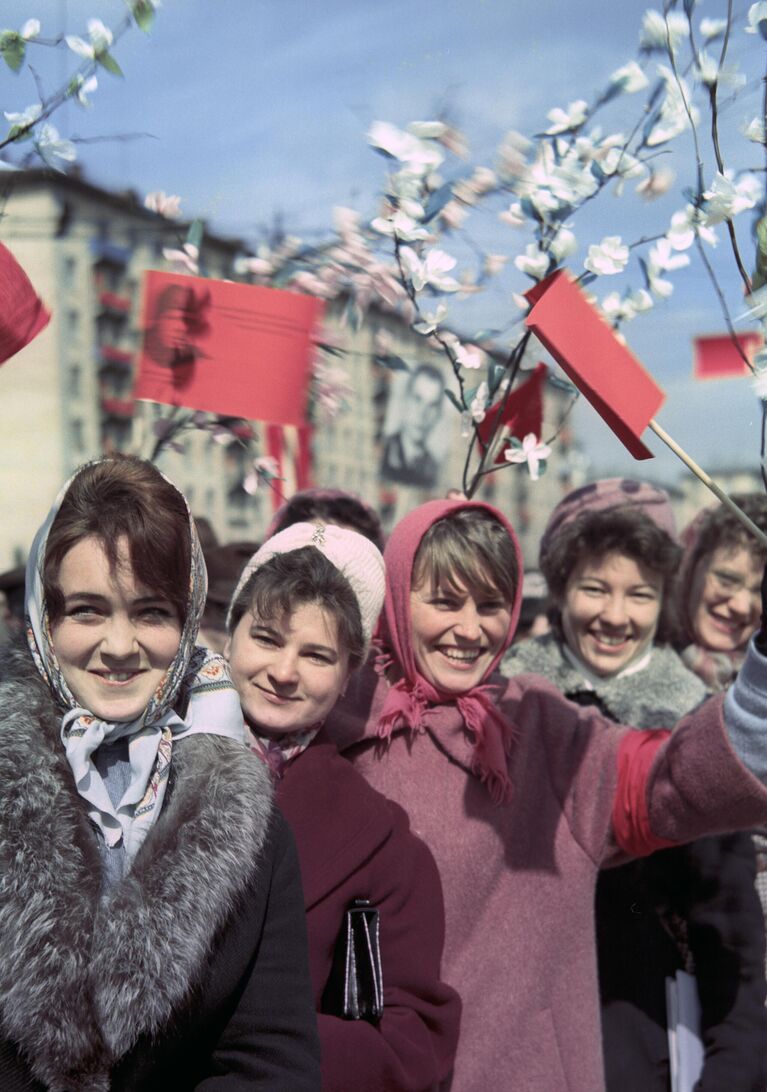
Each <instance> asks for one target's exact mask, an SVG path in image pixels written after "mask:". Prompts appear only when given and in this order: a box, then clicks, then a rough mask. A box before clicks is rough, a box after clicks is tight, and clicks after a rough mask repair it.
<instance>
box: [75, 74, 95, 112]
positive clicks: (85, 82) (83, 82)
mask: <svg viewBox="0 0 767 1092" xmlns="http://www.w3.org/2000/svg"><path fill="white" fill-rule="evenodd" d="M98 85H99V81H98V80H97V79H96V77H95V76H88V78H87V79H86V78H85V76H83V75H82V74H81V73H80V72H78V73H77V75H76V76H75V79H74V85H73V86H74V90H73V93H74V95H75V97H76V99H77V101H78V102H79V103H80V105H81V106H90V105H91V101H90V99H89V98H88V95H91V94H92V93H93V92H94V91H95V90H96V89H97V88H98Z"/></svg>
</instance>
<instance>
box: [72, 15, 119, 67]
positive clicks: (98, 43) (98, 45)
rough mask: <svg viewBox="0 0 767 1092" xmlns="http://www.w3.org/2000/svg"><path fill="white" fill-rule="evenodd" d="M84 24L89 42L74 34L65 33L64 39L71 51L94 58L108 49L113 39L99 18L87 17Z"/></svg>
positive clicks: (90, 58)
mask: <svg viewBox="0 0 767 1092" xmlns="http://www.w3.org/2000/svg"><path fill="white" fill-rule="evenodd" d="M86 26H87V28H88V37H89V38H90V41H89V42H86V41H85V40H84V39H83V38H78V37H77V35H75V34H67V35H66V37H65V39H64V41H65V42H66V43H67V45H68V46H69V48H70V49H71V50H72V52H73V53H77V54H78V56H80V57H87V58H88V59H89V60H95V59H96V58H98V57H99V55H100V54H102V53H106V52H107V51H108V50H109V47H110V46H111V44H112V41H113V35H112V31H111V30H110V29H109V27H107V26H104V24H103V23H102V22H101V20H100V19H89V20H88V22H87V23H86Z"/></svg>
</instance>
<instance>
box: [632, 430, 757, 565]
mask: <svg viewBox="0 0 767 1092" xmlns="http://www.w3.org/2000/svg"><path fill="white" fill-rule="evenodd" d="M649 426H650V428H651V429H652V430H653V432H654V433H655V435H656V436H657V437H658V439H659V440H662V441H663V443H664V444H666V445H667V447H670V448H671V450H672V451H673V452H674V454H675V455H676V456H678V458H680V459H681V460H682V462H683V463H684V465H685V466H686V467H687V468H688V470H691V471H692V472H693V474H694V475H695V476H696V478H700V480H701V481H702V482H703V484H704V485H705V486H706V487H707V488H708V489H710V490H711V492H712V493H713V494H714V496H715V497H718V498H719V500H720V501H721V502H722V504H726V505H727V507H728V508H729V509H730V511H731V512H732V514H733V515H734V516H735V517H736V519H739V520H740V522H741V523H742V524H743V526H744V527H747V528H748V530H749V531H750V532H751V534H752V535H754V536H755V537H756V538H757V539H759V541H760V542H761V544H762V546H767V535H765V533H764V531H762V530H760V528H759V527H757V526H756V524H755V523H754V521H753V520H751V519H749V518H748V516H747V515H746V513H745V512H744V511H743V510H742V509H741V508H738V506H737V504H736V503H735V501H734V500H733V499H732V497H728V495H727V494H726V493H725V492H724V490H723V489H721V488H720V487H719V486H718V485H717V484H716V482H715V481H714V479H713V478H711V477H710V476H709V475H708V474H707V473H706V471H705V470H704V469H703V468H702V467H700V466H698V464H697V463H696V462H694V460H693V459H691V458H690V456H689V455H688V454H687V452H686V451H685V450H684V448H681V447H680V446H679V444H678V443H677V442H676V440H673V439H672V438H671V437H670V436H669V434H668V433H667V432H666V430H665V429H664V428H662V426H661V425H659V424H658V422H657V421H656V420H655V418H654V417H653V418H652V419H651V420H650V422H649Z"/></svg>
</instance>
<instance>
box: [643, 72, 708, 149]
mask: <svg viewBox="0 0 767 1092" xmlns="http://www.w3.org/2000/svg"><path fill="white" fill-rule="evenodd" d="M658 74H659V75H660V77H661V78H662V80H663V82H664V84H665V88H666V97H665V98H664V100H663V103H662V105H661V110H660V117H659V118H658V121H657V123H656V124H655V126H654V127H653V130H652V132H651V133H650V134H649V136H648V137H647V145H648V147H650V148H654V147H656V146H657V145H658V144H665V143H666V141H668V140H673V138H674V137H676V136H679V134H680V133H683V132H684V130H685V129H686V128H687V127H688V126H689V124H690V116H691V117H692V120H693V122H694V123H695V124H697V122H698V121H699V119H700V113H699V111H698V109H697V107H696V106H694V105H692V104H691V99H690V92H689V89H688V87H687V84H686V83H685V81H684V80H683V79H682V78H681V77H679V79H678V80H677V77H676V76H675V75H674V73H673V72H672V70H671V69H670V68H667V67H666V66H665V65H658ZM688 109H689V115H688Z"/></svg>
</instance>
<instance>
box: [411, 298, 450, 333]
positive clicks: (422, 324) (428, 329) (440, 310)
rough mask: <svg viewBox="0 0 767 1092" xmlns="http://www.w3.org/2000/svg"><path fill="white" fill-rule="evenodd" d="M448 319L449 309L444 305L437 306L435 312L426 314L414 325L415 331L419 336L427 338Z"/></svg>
mask: <svg viewBox="0 0 767 1092" xmlns="http://www.w3.org/2000/svg"><path fill="white" fill-rule="evenodd" d="M446 318H447V307H446V306H445V305H444V303H439V304H437V307H436V308H435V310H434V311H426V312H424V313H423V314H422V315H421V317H420V319H419V320H418V322H414V323H413V329H414V330H415V332H416V333H417V334H423V335H424V336H425V337H426V336H428V335H429V334H433V333H434V331H435V330H436V329H437V327H438V326H439V324H440V323H441V322H444V320H445V319H446Z"/></svg>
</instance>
